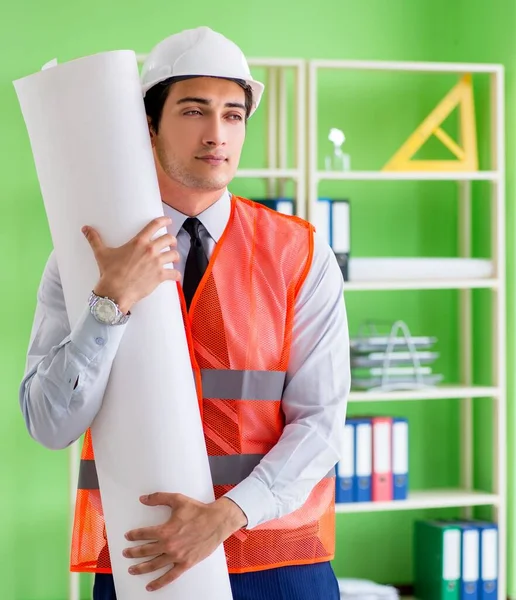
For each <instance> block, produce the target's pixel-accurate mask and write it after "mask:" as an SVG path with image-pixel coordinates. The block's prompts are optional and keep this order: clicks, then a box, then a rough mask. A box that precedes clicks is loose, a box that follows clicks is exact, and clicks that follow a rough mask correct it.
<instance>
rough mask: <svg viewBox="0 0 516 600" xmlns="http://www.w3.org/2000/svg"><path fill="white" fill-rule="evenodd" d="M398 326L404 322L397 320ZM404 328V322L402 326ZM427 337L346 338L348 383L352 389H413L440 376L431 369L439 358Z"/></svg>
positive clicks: (430, 384)
mask: <svg viewBox="0 0 516 600" xmlns="http://www.w3.org/2000/svg"><path fill="white" fill-rule="evenodd" d="M399 323H400V324H401V325H404V324H403V323H402V322H401V321H400V322H399ZM401 325H400V328H401ZM404 327H406V325H404ZM436 341H437V340H436V338H434V337H430V336H418V337H416V336H410V335H409V336H405V335H398V333H397V332H396V333H395V334H394V335H392V334H391V335H380V334H378V335H376V334H374V335H368V336H359V337H356V338H352V339H351V340H350V350H351V384H352V386H353V389H356V390H371V389H386V390H387V389H389V390H396V389H400V390H401V389H413V388H416V387H418V386H433V385H437V384H438V383H440V382H441V381H442V379H443V377H442V375H441V374H437V373H434V372H433V368H432V364H433V363H434V361H435V360H436V359H437V358H438V357H439V354H438V353H437V352H435V351H434V350H433V346H434V344H435V343H436Z"/></svg>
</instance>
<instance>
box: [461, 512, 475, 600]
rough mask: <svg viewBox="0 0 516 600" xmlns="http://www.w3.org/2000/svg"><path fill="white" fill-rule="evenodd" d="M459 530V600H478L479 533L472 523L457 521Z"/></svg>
mask: <svg viewBox="0 0 516 600" xmlns="http://www.w3.org/2000/svg"><path fill="white" fill-rule="evenodd" d="M457 526H458V527H459V528H460V530H461V586H460V587H461V592H460V598H461V600H478V591H479V581H478V580H479V574H480V573H479V571H480V568H479V567H480V531H479V529H478V527H476V526H475V525H474V524H472V523H467V522H463V521H459V522H458V523H457Z"/></svg>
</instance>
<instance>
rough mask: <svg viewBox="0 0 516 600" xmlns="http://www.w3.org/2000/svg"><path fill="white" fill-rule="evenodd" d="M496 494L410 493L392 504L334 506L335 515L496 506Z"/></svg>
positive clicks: (373, 503) (457, 491)
mask: <svg viewBox="0 0 516 600" xmlns="http://www.w3.org/2000/svg"><path fill="white" fill-rule="evenodd" d="M498 502H499V496H498V495H497V494H489V493H488V492H468V491H464V490H450V489H442V490H429V491H428V490H426V491H419V492H410V493H409V498H408V500H397V501H393V502H350V503H346V504H336V505H335V512H337V513H358V512H386V511H393V510H414V509H419V508H450V507H462V506H496V505H497V504H498Z"/></svg>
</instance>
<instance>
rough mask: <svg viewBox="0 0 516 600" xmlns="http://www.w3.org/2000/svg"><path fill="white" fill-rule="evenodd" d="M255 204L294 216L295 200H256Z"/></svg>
mask: <svg viewBox="0 0 516 600" xmlns="http://www.w3.org/2000/svg"><path fill="white" fill-rule="evenodd" d="M254 202H258V203H259V204H263V205H264V206H267V207H268V208H272V210H275V211H277V212H280V213H283V214H284V215H293V214H294V200H292V199H291V198H255V199H254Z"/></svg>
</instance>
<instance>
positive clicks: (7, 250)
mask: <svg viewBox="0 0 516 600" xmlns="http://www.w3.org/2000/svg"><path fill="white" fill-rule="evenodd" d="M513 5H514V3H513V2H512V1H511V0H499V1H492V2H490V3H489V7H487V3H485V2H482V1H481V0H469V1H468V2H466V0H453V1H450V0H448V1H445V0H439V1H436V0H415V1H414V0H413V1H408V0H390V1H389V2H385V0H368V1H366V2H363V3H361V4H359V3H356V2H352V1H351V0H333V1H328V2H326V3H325V4H324V5H321V4H320V3H316V2H311V1H309V0H301V1H300V2H297V3H296V4H292V6H293V7H295V8H294V10H293V11H291V10H289V8H288V4H287V2H286V0H283V1H282V2H277V1H276V2H272V1H271V0H264V2H261V3H258V4H256V5H255V4H251V3H247V4H244V5H241V4H239V5H227V6H226V7H221V6H220V5H219V4H214V3H211V2H207V1H206V0H201V3H200V4H199V3H198V4H196V5H195V8H194V7H190V6H185V7H184V8H183V7H182V6H178V5H177V3H171V2H159V1H158V2H154V3H146V2H145V3H144V2H142V1H138V2H137V1H136V0H133V1H129V2H127V1H126V2H122V1H121V0H111V1H110V2H108V1H107V0H105V1H104V2H101V1H100V0H90V2H88V3H87V4H85V3H82V2H81V3H79V2H76V1H68V2H66V3H65V2H63V1H62V0H61V1H58V0H54V1H49V2H45V3H42V2H38V1H37V0H31V1H28V0H22V1H21V2H18V3H10V4H9V6H8V7H6V6H4V7H3V8H2V13H1V15H2V18H1V20H0V50H1V51H2V56H3V60H2V62H1V63H0V132H1V137H0V140H1V146H0V147H1V155H0V156H1V160H0V181H1V182H2V190H1V192H0V257H1V258H0V260H1V261H2V263H1V268H0V282H1V284H2V285H1V287H2V292H3V293H2V295H1V296H0V320H1V322H0V332H1V333H0V364H1V369H2V373H1V374H2V376H1V377H0V393H1V395H0V398H1V404H0V407H1V408H0V451H1V456H3V457H5V458H4V460H2V462H1V471H0V473H1V477H0V515H1V516H2V517H3V522H4V531H5V530H7V538H6V539H7V543H3V544H2V545H1V547H2V551H1V552H2V554H0V581H1V582H2V584H1V585H2V594H1V595H2V598H5V599H6V600H10V599H13V600H59V599H64V598H65V597H66V593H67V573H66V569H67V560H68V548H67V541H66V540H67V519H68V513H67V498H68V496H67V485H68V479H67V454H66V452H50V451H47V450H45V449H43V448H40V447H39V446H38V445H37V444H36V443H34V442H33V441H32V440H31V439H30V438H29V436H28V434H27V433H26V431H25V429H24V425H23V421H22V418H21V415H20V412H19V409H18V403H17V388H18V384H19V380H20V378H21V376H22V372H23V366H24V357H25V351H26V345H27V341H28V336H29V332H30V326H31V322H32V313H33V310H34V302H35V291H36V287H37V284H38V281H39V278H40V274H41V270H42V267H43V265H44V262H45V260H46V258H47V255H48V253H49V251H50V238H49V234H48V229H47V225H46V220H45V215H44V211H43V207H42V202H41V197H40V192H39V188H38V184H37V180H36V176H35V172H34V168H33V163H32V158H31V153H30V148H29V143H28V140H27V135H26V131H25V129H24V125H23V121H22V118H21V115H20V111H19V108H18V105H17V101H16V97H15V94H14V90H13V87H12V84H11V81H12V80H13V79H15V78H17V77H21V76H23V75H26V74H29V73H31V72H34V71H35V70H37V69H38V68H40V67H41V65H42V64H43V63H44V62H46V61H48V60H50V59H51V58H54V57H57V58H58V59H59V60H61V61H64V60H69V59H72V58H75V57H78V56H81V55H86V54H91V53H94V52H98V51H103V50H108V49H117V48H133V49H135V50H136V51H137V52H146V51H147V50H148V49H150V47H152V45H153V44H155V43H156V42H157V41H158V40H160V39H161V38H163V37H165V36H167V35H169V34H170V33H171V32H174V31H177V30H180V29H183V28H186V27H194V26H197V25H199V24H206V25H209V26H211V27H213V28H214V29H218V30H220V31H222V32H223V33H225V34H226V35H228V36H229V37H231V38H232V39H234V40H235V41H236V42H237V43H239V44H240V45H241V46H242V48H243V49H244V51H245V52H246V53H247V55H248V56H284V57H300V58H356V59H392V60H446V61H447V60H450V61H479V62H501V63H504V64H505V65H506V67H507V118H508V129H507V131H508V133H509V134H510V136H509V138H508V146H507V150H508V156H507V165H508V173H509V175H508V181H507V183H508V189H507V192H508V220H507V233H508V248H509V251H508V273H509V275H510V277H509V294H508V306H509V311H508V317H509V322H508V337H509V348H508V350H509V355H508V357H509V359H510V362H509V364H512V361H513V359H514V314H513V310H512V304H513V303H514V293H513V292H514V291H513V287H514V280H513V277H512V268H513V265H514V260H513V254H514V242H513V239H514V177H513V175H512V170H513V164H514V148H515V144H514V135H513V132H514V125H515V123H514V115H513V113H512V112H511V110H510V109H511V106H512V105H513V104H514V67H515V60H516V51H515V50H516V48H514V45H515V43H516V42H515V41H514V36H513V35H512V29H513V27H514V24H515V14H514V13H515V10H516V8H514V6H513ZM197 15H202V22H200V21H199V20H198V18H197ZM451 85H453V81H452V80H451V79H450V78H448V77H444V76H443V77H438V78H437V79H435V81H434V82H432V83H429V82H428V81H427V80H425V79H424V78H422V77H417V76H416V77H415V78H413V79H410V78H409V77H408V76H406V75H395V76H392V77H389V78H388V77H384V76H383V75H381V76H379V78H375V80H374V82H373V81H372V80H369V78H367V77H364V75H363V74H356V75H353V76H348V75H346V78H345V79H344V78H343V79H342V80H339V79H338V78H336V77H335V75H328V76H326V75H325V76H324V77H322V78H321V83H320V101H321V109H322V110H321V115H323V116H322V117H321V127H320V143H321V144H324V136H325V132H326V131H327V129H328V127H329V126H333V125H335V126H341V127H343V128H344V130H345V131H346V133H347V135H348V142H347V144H348V150H349V152H350V153H351V154H352V160H353V166H354V168H379V167H381V165H382V164H383V162H384V161H385V159H386V158H388V157H389V156H390V155H391V154H392V153H393V152H394V151H395V150H396V149H397V147H398V146H399V145H400V144H401V143H402V142H403V141H404V139H405V137H406V135H408V134H409V133H410V132H411V131H412V130H413V129H414V128H415V127H416V126H417V125H418V123H419V122H420V121H421V119H422V118H423V117H424V116H426V114H427V113H428V112H429V111H430V110H431V109H432V108H433V106H435V104H436V103H437V102H438V100H439V99H440V98H441V97H442V96H443V95H444V94H445V93H446V91H447V89H449V88H450V87H451ZM484 98H485V85H484V84H482V82H480V84H479V88H478V99H479V108H480V113H481V110H482V107H483V105H484V102H485V100H484ZM263 122H264V121H263V118H261V119H260V118H258V116H257V118H256V119H253V120H252V121H251V123H250V130H249V146H248V148H247V149H246V151H245V153H244V157H243V161H244V164H245V165H246V166H248V165H249V164H250V161H251V157H252V158H255V157H257V156H258V155H259V154H260V152H261V150H260V149H259V143H258V141H255V140H257V139H258V138H259V137H260V135H261V133H262V125H263ZM482 128H484V130H485V122H484V120H483V119H482V117H481V116H480V117H479V131H482ZM323 156H324V152H323V151H322V152H321V155H320V160H322V159H323ZM233 191H235V192H237V193H246V194H249V195H252V194H261V193H263V189H262V186H261V185H260V184H259V183H257V182H243V181H237V182H236V183H235V186H234V187H233ZM486 191H487V188H486V186H485V184H478V186H475V189H474V194H475V203H476V204H475V207H477V206H478V213H477V214H478V215H479V217H477V218H476V219H475V239H476V240H478V242H476V244H475V252H476V255H478V256H485V255H486V254H485V253H486V244H485V237H486V234H487V233H488V232H487V225H486V223H485V220H484V219H483V212H482V200H483V198H484V197H485V194H486ZM321 193H323V194H331V195H333V196H335V197H349V198H350V199H351V201H352V206H353V230H352V237H353V253H354V255H356V256H367V255H382V254H384V255H389V254H392V255H400V256H410V255H423V256H453V255H454V253H455V252H456V247H457V243H456V242H457V241H456V238H455V237H454V236H455V231H456V222H457V211H456V202H455V201H454V198H455V187H454V184H453V183H449V182H440V183H439V182H434V183H429V184H423V183H418V182H414V183H412V182H404V183H367V184H353V185H351V184H348V185H345V186H343V185H342V184H332V185H325V186H322V187H321ZM484 204H485V203H484ZM386 223H388V226H386ZM480 296H481V295H480ZM346 301H347V306H348V313H349V319H350V327H351V331H352V333H355V332H356V328H357V327H358V324H359V323H360V322H361V320H363V319H364V318H376V319H386V320H393V319H398V318H404V319H405V320H407V322H408V323H409V325H410V326H411V328H413V330H414V331H416V332H421V333H434V334H436V335H437V336H438V338H439V349H440V351H441V359H440V363H439V366H440V367H441V368H442V370H443V372H444V373H445V375H446V377H447V380H448V381H456V380H457V378H458V359H457V356H458V352H459V347H458V339H457V335H456V323H457V306H458V299H457V293H456V292H453V291H431V292H399V293H395V292H386V293H382V294H371V293H360V294H348V295H347V297H346ZM475 302H476V314H477V317H478V318H477V321H478V322H479V325H481V322H482V312H481V311H482V310H483V307H484V306H485V298H482V297H480V298H478V299H477V298H476V299H475ZM482 340H483V337H482V331H481V336H480V337H479V338H477V339H476V342H477V343H476V346H479V345H480V344H481V342H482ZM483 363H485V355H484V354H482V353H477V355H476V366H477V371H476V372H477V374H478V375H477V380H479V381H484V380H486V377H487V374H486V372H485V369H484V368H483V367H482V365H483ZM509 372H510V373H509V384H510V387H509V390H510V400H511V401H510V404H511V407H512V399H513V391H514V389H513V388H514V379H513V376H512V372H511V369H509ZM387 409H388V411H389V413H390V414H395V415H397V414H399V415H405V416H408V417H409V418H410V424H411V456H410V467H411V476H412V481H411V483H412V485H413V487H414V488H424V487H431V486H441V485H443V486H452V485H457V484H458V464H459V458H458V440H457V439H455V438H454V437H453V436H454V434H453V432H454V431H455V430H456V428H457V424H458V403H457V402H456V401H453V402H445V401H435V402H431V403H427V404H422V403H407V404H403V403H393V404H392V405H390V406H389V407H385V406H368V407H367V410H368V412H371V413H375V414H376V413H380V412H383V411H385V410H387ZM363 410H364V408H363V407H360V406H350V414H356V413H357V412H363ZM478 410H479V411H480V414H479V416H480V417H482V406H479V407H478ZM515 420H516V415H515V414H514V411H513V410H512V409H511V410H510V413H509V419H508V428H509V432H513V431H514V430H515V427H514V425H515V424H516V423H515ZM436 431H443V432H444V434H445V437H446V436H447V441H446V442H444V443H442V444H439V445H438V446H437V447H436V445H435V433H436ZM509 440H510V446H509V451H510V454H511V457H512V455H513V453H514V445H513V443H512V435H509ZM477 454H478V459H479V463H480V468H479V469H478V470H477V471H476V481H477V483H478V485H480V486H485V485H488V484H489V481H490V473H489V456H488V455H487V454H488V453H484V448H483V447H481V448H480V451H479V452H478V453H477ZM510 464H513V461H512V460H511V463H510ZM514 486H515V482H514V480H513V478H511V479H510V490H509V491H510V499H511V502H512V501H513V500H514V498H515V493H514V492H515V490H514ZM437 514H439V515H441V514H442V515H447V514H449V515H450V516H451V515H453V514H454V513H453V512H447V511H439V512H435V511H434V512H424V511H421V512H417V513H410V512H407V513H403V512H401V513H386V514H382V515H375V514H371V515H368V514H367V515H353V516H350V515H339V516H338V531H337V537H338V552H337V558H336V560H335V568H336V571H337V573H338V574H339V575H341V576H357V577H368V578H369V577H371V578H376V579H378V580H379V581H385V582H396V583H409V582H410V581H411V556H410V545H411V528H412V522H413V519H414V518H416V517H420V516H427V515H428V516H430V515H437ZM509 515H510V539H511V542H513V541H514V540H515V539H516V537H515V536H516V531H515V526H516V525H515V522H514V519H512V511H509ZM4 539H5V537H4ZM514 566H516V557H515V556H514V555H513V552H512V551H511V549H510V563H509V571H511V570H514ZM87 585H88V581H87V580H85V581H84V586H83V587H84V590H85V591H84V598H87V597H88V596H87V592H86V588H87ZM515 588H516V582H514V581H512V580H511V582H510V591H511V592H512V593H513V594H515V595H516V589H515Z"/></svg>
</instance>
